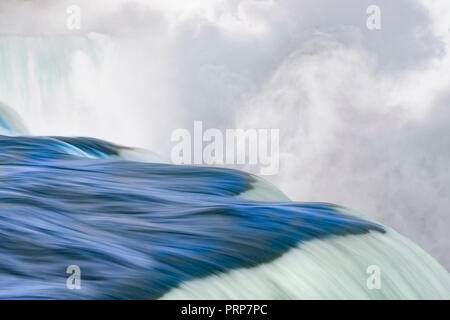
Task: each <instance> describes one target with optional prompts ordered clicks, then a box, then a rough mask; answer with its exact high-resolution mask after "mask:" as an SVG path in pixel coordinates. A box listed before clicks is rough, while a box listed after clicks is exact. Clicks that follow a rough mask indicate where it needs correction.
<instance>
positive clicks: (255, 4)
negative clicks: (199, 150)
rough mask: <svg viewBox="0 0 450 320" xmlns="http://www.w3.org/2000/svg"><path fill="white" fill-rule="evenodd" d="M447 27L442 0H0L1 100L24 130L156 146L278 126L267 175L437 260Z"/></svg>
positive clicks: (447, 9)
mask: <svg viewBox="0 0 450 320" xmlns="http://www.w3.org/2000/svg"><path fill="white" fill-rule="evenodd" d="M70 5H77V6H79V7H80V9H81V25H80V26H81V28H80V29H79V30H71V29H69V28H67V23H66V22H67V18H68V13H67V11H66V10H67V7H68V6H70ZM369 5H377V6H378V7H379V8H380V13H381V29H380V30H369V29H368V28H367V26H366V20H367V18H368V16H369V15H368V14H367V12H366V10H367V7H368V6H369ZM449 30H450V3H449V2H448V1H446V0H437V1H425V0H413V1H412V0H408V1H406V0H398V1H388V0H383V1H382V0H375V1H373V0H371V1H365V0H343V1H331V0H326V1H325V0H314V1H312V0H305V1H294V0H283V1H282V0H280V1H276V0H229V1H218V0H194V1H189V2H188V1H174V0H169V1H168V0H165V1H150V0H148V1H144V0H139V1H124V0H108V1H107V0H97V1H87V0H72V1H65V0H62V1H53V0H42V1H36V0H35V1H32V0H28V1H25V0H23V1H13V0H1V1H0V71H1V72H0V101H2V102H3V103H5V104H7V105H9V106H10V107H11V108H12V109H14V110H15V111H16V112H17V113H19V114H20V116H21V117H22V119H23V122H24V124H25V126H26V127H27V128H28V130H29V131H30V132H31V133H33V134H45V135H48V134H51V135H87V136H94V137H98V138H103V139H107V140H109V141H113V142H117V143H121V144H126V145H131V146H137V147H143V148H148V149H151V150H153V151H155V152H157V153H159V154H161V155H163V156H167V155H168V154H170V149H171V147H172V144H171V141H170V136H171V133H172V132H173V131H174V130H175V129H177V128H188V129H191V128H192V124H193V121H195V120H202V121H203V123H204V126H206V127H209V128H218V129H221V130H224V129H226V128H278V129H280V152H281V154H280V170H279V173H278V174H276V175H273V176H266V177H265V178H266V179H267V180H269V181H271V182H273V183H274V184H275V185H276V186H277V187H279V188H280V189H281V190H282V191H283V192H285V193H286V194H287V195H288V196H289V197H290V198H291V199H293V200H296V201H323V202H332V203H337V204H341V205H344V206H347V207H350V208H352V209H355V210H357V211H360V212H363V213H364V214H365V215H367V216H368V217H371V218H373V219H376V220H378V221H380V222H382V223H384V224H386V225H388V226H390V227H392V228H394V229H396V230H397V231H399V232H401V233H402V234H404V235H406V236H408V237H409V238H411V239H412V240H414V241H415V242H416V243H418V244H419V245H420V246H421V247H423V248H424V249H425V250H426V251H428V252H429V253H431V254H432V255H433V256H434V257H435V258H437V259H438V260H439V261H440V262H441V263H442V264H443V265H444V266H445V267H446V268H447V270H449V269H450V253H449V252H450V251H449V250H448V249H449V248H450V240H449V239H448V236H447V231H448V224H449V222H450V213H449V209H448V208H450V170H449V163H450V134H449V133H450V132H449V131H450V129H449V128H450V112H449V107H450V106H449V104H450V72H449V71H450V53H449V48H450V32H449ZM249 170H252V169H251V168H249Z"/></svg>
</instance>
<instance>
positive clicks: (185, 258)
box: [0, 136, 383, 299]
mask: <svg viewBox="0 0 450 320" xmlns="http://www.w3.org/2000/svg"><path fill="white" fill-rule="evenodd" d="M253 182H254V177H252V176H251V175H249V174H247V173H244V172H240V171H235V170H230V169H221V168H208V167H195V166H176V165H169V164H158V163H142V162H133V161H127V160H124V159H122V158H120V148H119V147H118V146H115V145H114V144H111V143H108V142H105V141H101V140H97V139H90V138H58V137H54V138H52V137H8V136H0V298H59V299H61V298H64V299H78V298H83V299H86V298H92V299H94V298H97V299H98V298H100V299H114V298H121V299H124V298H126V299H128V298H157V297H159V296H161V295H162V294H164V293H166V292H167V291H168V290H170V289H171V288H173V287H175V286H177V285H178V284H180V283H181V282H183V281H187V280H190V279H194V278H199V277H205V276H207V275H211V274H215V273H218V272H223V271H226V270H230V269H234V268H241V267H251V266H255V265H258V264H261V263H264V262H268V261H271V260H272V259H275V258H277V257H279V256H280V255H281V254H282V253H284V252H285V251H287V250H289V248H292V247H293V246H295V245H296V244H298V243H300V242H303V241H308V240H310V239H313V238H319V237H327V236H330V235H337V234H339V235H343V234H359V233H366V232H368V231H369V230H378V231H383V228H382V227H381V226H379V225H377V224H374V223H372V222H369V221H365V220H362V219H358V218H355V217H350V216H344V215H342V214H340V213H339V212H338V211H337V207H335V206H333V205H330V204H324V203H293V202H270V203H268V202H256V201H249V200H244V199H241V198H239V197H237V196H238V195H239V194H241V193H243V192H245V191H247V190H249V189H251V188H252V183H253ZM69 265H78V266H79V267H80V269H81V273H82V274H81V278H82V288H81V289H80V290H69V289H67V288H66V279H67V277H68V276H69V275H68V274H66V268H67V266H69Z"/></svg>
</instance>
